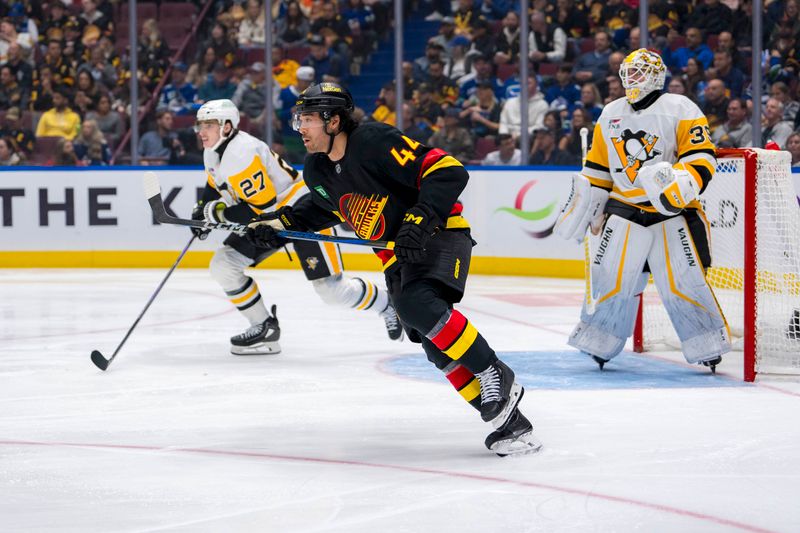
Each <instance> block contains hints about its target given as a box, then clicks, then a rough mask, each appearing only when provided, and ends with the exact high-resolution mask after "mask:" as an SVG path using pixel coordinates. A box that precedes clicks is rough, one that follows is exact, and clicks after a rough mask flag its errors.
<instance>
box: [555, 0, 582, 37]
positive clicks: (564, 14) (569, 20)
mask: <svg viewBox="0 0 800 533" xmlns="http://www.w3.org/2000/svg"><path fill="white" fill-rule="evenodd" d="M555 22H556V23H557V24H558V25H559V26H561V27H562V28H564V31H565V32H566V33H567V37H572V38H573V39H580V38H582V37H588V36H589V18H588V17H587V16H586V14H585V13H584V12H583V11H581V10H580V9H578V8H577V7H575V1H574V0H557V2H556V16H555Z"/></svg>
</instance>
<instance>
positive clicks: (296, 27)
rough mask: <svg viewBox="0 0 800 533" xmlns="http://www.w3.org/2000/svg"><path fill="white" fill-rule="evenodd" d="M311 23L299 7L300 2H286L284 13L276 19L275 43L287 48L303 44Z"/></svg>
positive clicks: (293, 0)
mask: <svg viewBox="0 0 800 533" xmlns="http://www.w3.org/2000/svg"><path fill="white" fill-rule="evenodd" d="M310 31H311V25H310V24H309V23H308V19H307V18H306V16H305V15H304V14H303V11H302V10H301V9H300V4H299V3H297V2H296V1H295V0H292V1H291V2H289V3H288V4H286V15H285V16H283V17H281V18H279V19H278V29H277V32H276V34H275V35H276V37H277V44H279V45H281V46H285V47H287V48H293V47H296V46H304V45H305V44H306V41H307V38H308V34H309V32H310Z"/></svg>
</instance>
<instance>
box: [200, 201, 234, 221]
mask: <svg viewBox="0 0 800 533" xmlns="http://www.w3.org/2000/svg"><path fill="white" fill-rule="evenodd" d="M226 207H228V205H227V204H226V203H225V202H223V201H222V200H214V201H211V202H208V203H207V204H206V205H204V206H203V220H205V221H206V222H212V223H216V224H220V223H226V222H229V221H228V219H227V218H225V208H226Z"/></svg>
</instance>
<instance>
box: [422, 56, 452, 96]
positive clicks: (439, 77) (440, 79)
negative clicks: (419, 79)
mask: <svg viewBox="0 0 800 533" xmlns="http://www.w3.org/2000/svg"><path fill="white" fill-rule="evenodd" d="M425 83H427V84H428V85H429V86H430V88H431V92H432V93H433V101H434V102H436V103H437V104H448V105H452V104H455V103H456V100H457V99H458V87H456V84H455V82H454V81H453V80H451V79H450V78H448V77H447V76H445V75H444V63H442V62H441V61H431V64H430V65H429V66H428V79H427V80H426V81H425Z"/></svg>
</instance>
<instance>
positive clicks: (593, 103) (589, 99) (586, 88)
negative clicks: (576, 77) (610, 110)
mask: <svg viewBox="0 0 800 533" xmlns="http://www.w3.org/2000/svg"><path fill="white" fill-rule="evenodd" d="M580 105H581V107H583V108H584V109H585V110H587V111H588V112H589V113H591V114H592V122H597V119H598V118H600V113H602V111H603V98H602V97H601V96H600V90H599V89H598V88H597V85H595V84H594V83H584V84H583V86H582V87H581V104H580Z"/></svg>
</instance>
